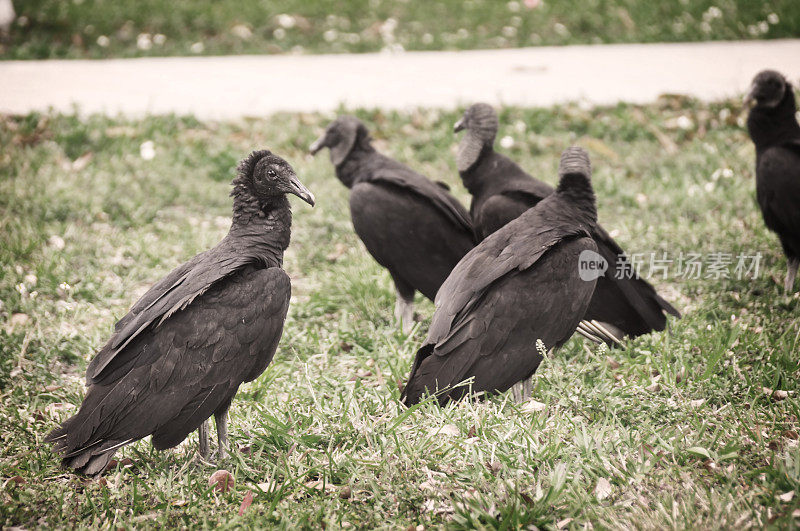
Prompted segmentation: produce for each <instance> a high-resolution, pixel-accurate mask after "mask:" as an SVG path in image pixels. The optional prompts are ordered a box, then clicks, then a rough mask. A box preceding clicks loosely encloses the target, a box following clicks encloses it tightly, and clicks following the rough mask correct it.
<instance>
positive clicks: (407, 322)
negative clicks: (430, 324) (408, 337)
mask: <svg viewBox="0 0 800 531" xmlns="http://www.w3.org/2000/svg"><path fill="white" fill-rule="evenodd" d="M394 318H395V319H396V320H397V321H398V322H399V323H400V327H401V328H402V330H403V333H404V334H408V333H409V332H411V329H412V328H413V327H414V295H411V298H408V299H407V298H405V297H403V296H402V295H401V294H400V292H399V291H398V292H397V302H395V305H394Z"/></svg>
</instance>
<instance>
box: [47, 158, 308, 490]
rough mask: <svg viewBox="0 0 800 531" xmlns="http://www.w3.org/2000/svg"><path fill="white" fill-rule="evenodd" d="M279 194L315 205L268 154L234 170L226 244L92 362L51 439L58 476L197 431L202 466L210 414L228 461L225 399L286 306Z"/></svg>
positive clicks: (268, 357)
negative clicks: (63, 469)
mask: <svg viewBox="0 0 800 531" xmlns="http://www.w3.org/2000/svg"><path fill="white" fill-rule="evenodd" d="M286 194H294V195H297V196H298V197H300V198H301V199H302V200H303V201H306V202H307V203H309V204H310V205H312V206H313V204H314V196H313V195H312V194H311V192H309V191H308V189H306V187H305V186H303V185H302V184H301V183H300V181H299V180H298V179H297V176H296V175H295V173H294V170H292V168H291V166H289V164H288V163H287V162H286V161H285V160H283V159H282V158H280V157H277V156H275V155H273V154H272V153H270V152H269V151H255V152H253V153H252V154H250V156H249V157H247V158H246V159H245V160H243V161H242V162H241V163H240V164H239V167H238V175H237V177H236V178H235V179H234V180H233V191H232V192H231V195H232V196H233V223H232V225H231V228H230V232H228V235H227V236H225V238H224V239H223V240H222V241H221V242H220V243H219V244H217V246H216V247H214V248H213V249H210V250H208V251H206V252H204V253H201V254H199V255H197V256H195V257H194V258H192V259H191V260H189V261H188V262H186V263H185V264H183V265H181V266H179V267H178V268H176V269H174V270H173V271H172V272H171V273H170V274H169V275H167V276H166V277H164V278H163V279H162V280H161V281H159V282H157V283H156V284H155V285H154V286H153V287H152V288H150V290H149V291H148V292H147V293H145V294H144V296H143V297H142V298H141V299H139V301H138V302H137V303H136V304H135V305H134V306H133V308H131V311H130V312H129V313H128V314H127V315H125V316H124V317H123V318H122V319H120V321H119V322H118V323H117V325H116V327H115V329H114V334H113V335H112V336H111V339H109V341H108V343H106V345H105V346H104V347H103V348H102V349H101V350H100V352H98V354H97V355H96V356H95V357H94V359H93V360H92V361H91V363H90V364H89V368H88V370H87V372H86V384H87V386H88V388H89V389H88V391H87V393H86V397H85V398H84V400H83V404H81V408H80V410H79V411H78V413H77V414H76V415H75V416H73V417H72V418H69V419H67V420H66V421H65V422H64V423H63V424H62V425H61V427H59V428H57V429H55V430H54V431H53V432H52V433H50V435H49V436H48V440H49V441H52V442H53V443H54V450H55V451H56V452H58V453H59V454H61V456H62V459H63V464H64V465H65V466H67V467H70V468H73V469H75V470H77V471H78V472H81V473H84V474H87V475H97V474H100V473H102V472H103V471H104V470H105V468H106V466H107V464H108V462H109V461H110V460H111V457H112V456H113V455H114V452H115V451H116V450H117V449H118V448H120V447H122V446H125V445H126V444H129V443H131V442H133V441H136V440H138V439H142V438H144V437H146V436H148V435H151V434H152V436H153V438H152V443H153V446H155V448H156V449H158V450H163V449H165V448H170V447H172V446H175V445H177V444H178V443H180V442H181V441H183V440H184V439H185V438H186V436H187V435H189V433H191V432H192V431H194V430H197V429H199V430H200V453H201V454H202V455H203V456H204V457H207V456H208V446H209V445H208V426H207V422H206V419H208V418H209V417H210V416H211V415H214V416H215V419H216V424H217V436H218V442H219V457H220V458H224V457H225V448H226V444H227V413H228V408H229V406H230V405H231V400H232V399H233V397H234V395H235V394H236V391H237V389H238V388H239V385H241V384H242V383H243V382H249V381H251V380H254V379H255V378H256V377H258V375H260V374H261V373H262V372H263V371H264V369H265V368H266V367H267V365H269V363H270V361H272V357H273V356H274V354H275V350H276V349H277V347H278V341H279V340H280V338H281V332H282V331H283V322H284V320H285V318H286V311H287V310H288V308H289V295H290V291H291V285H290V282H289V276H288V275H287V274H286V273H285V272H284V271H283V269H281V265H282V263H283V252H284V250H285V249H286V247H287V246H288V245H289V236H290V232H291V221H292V214H291V210H290V208H289V201H288V200H287V198H286Z"/></svg>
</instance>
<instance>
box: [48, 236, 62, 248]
mask: <svg viewBox="0 0 800 531" xmlns="http://www.w3.org/2000/svg"><path fill="white" fill-rule="evenodd" d="M47 245H49V246H50V247H52V248H53V249H55V250H57V251H60V250H61V249H63V248H64V246H65V245H66V243H65V242H64V238H62V237H61V236H59V235H58V234H53V235H52V236H50V238H48V239H47Z"/></svg>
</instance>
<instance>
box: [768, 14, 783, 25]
mask: <svg viewBox="0 0 800 531" xmlns="http://www.w3.org/2000/svg"><path fill="white" fill-rule="evenodd" d="M780 21H781V18H780V17H779V16H778V14H777V13H770V14H769V15H767V22H769V23H770V24H772V25H773V26H774V25H775V24H777V23H778V22H780Z"/></svg>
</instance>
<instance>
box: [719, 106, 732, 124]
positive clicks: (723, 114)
mask: <svg viewBox="0 0 800 531" xmlns="http://www.w3.org/2000/svg"><path fill="white" fill-rule="evenodd" d="M730 117H731V110H730V109H729V108H727V107H725V108H724V109H722V110H721V111H719V119H720V120H722V121H723V122H727V121H728V118H730Z"/></svg>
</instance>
